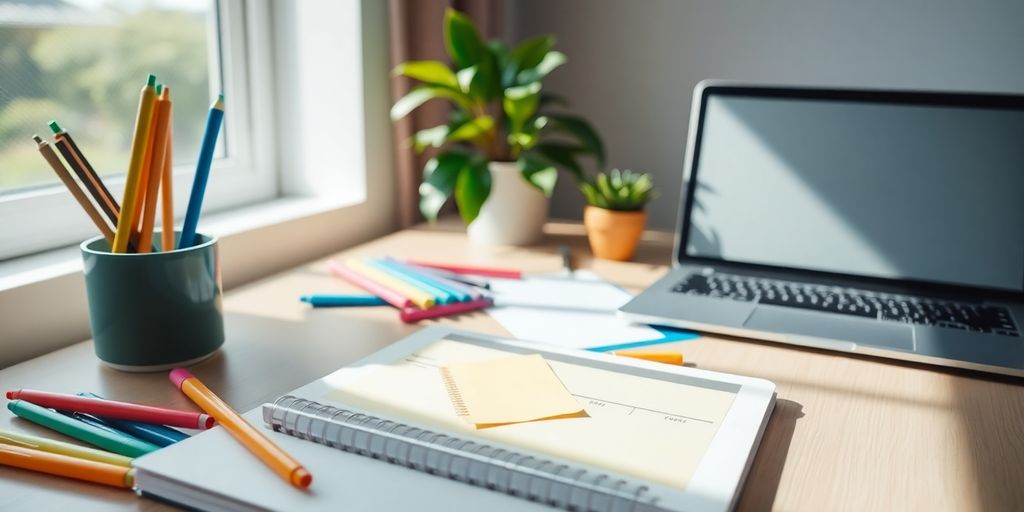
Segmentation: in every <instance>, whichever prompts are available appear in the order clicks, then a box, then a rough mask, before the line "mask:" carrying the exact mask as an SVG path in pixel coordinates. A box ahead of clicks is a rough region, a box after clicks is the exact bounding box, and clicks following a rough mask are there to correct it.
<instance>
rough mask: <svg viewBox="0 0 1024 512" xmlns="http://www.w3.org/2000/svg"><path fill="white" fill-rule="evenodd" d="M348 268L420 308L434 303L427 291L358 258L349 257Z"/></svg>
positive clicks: (425, 307) (428, 306)
mask: <svg viewBox="0 0 1024 512" xmlns="http://www.w3.org/2000/svg"><path fill="white" fill-rule="evenodd" d="M345 264H346V265H348V268H350V269H352V270H354V271H356V272H358V273H360V274H362V275H363V276H365V277H366V278H367V279H370V280H373V281H376V282H378V283H380V284H382V285H384V286H386V287H388V288H390V289H392V290H394V291H396V292H398V293H400V294H402V295H404V296H405V297H406V298H407V299H409V300H410V301H411V302H412V303H413V304H415V305H416V306H419V307H420V308H422V309H427V308H430V307H433V306H434V304H435V301H434V297H432V296H431V295H430V294H429V293H427V292H425V291H423V290H421V289H419V288H416V287H415V286H412V285H411V284H409V283H406V282H405V281H402V280H401V279H398V278H395V277H391V276H390V275H388V274H386V273H384V272H382V271H380V270H377V269H375V268H373V267H371V266H369V265H367V264H366V263H363V262H362V261H359V260H358V259H355V258H353V259H349V260H347V261H346V262H345Z"/></svg>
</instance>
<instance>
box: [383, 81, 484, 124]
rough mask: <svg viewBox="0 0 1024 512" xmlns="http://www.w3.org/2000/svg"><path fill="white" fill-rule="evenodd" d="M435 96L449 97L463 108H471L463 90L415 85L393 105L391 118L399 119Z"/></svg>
mask: <svg viewBox="0 0 1024 512" xmlns="http://www.w3.org/2000/svg"><path fill="white" fill-rule="evenodd" d="M435 98H447V99H450V100H452V101H453V102H455V103H456V104H457V105H459V106H460V107H462V108H465V109H467V110H468V109H469V108H470V105H469V98H468V97H466V95H465V94H462V93H461V92H459V91H457V90H455V89H451V88H449V87H444V86H440V85H420V86H417V87H413V89H412V90H411V91H409V93H408V94H406V95H405V96H402V97H401V98H399V99H398V101H396V102H395V104H394V106H392V107H391V119H392V120H394V121H397V120H399V119H401V118H403V117H405V116H407V115H409V112H412V111H413V110H416V109H417V108H419V107H420V105H423V104H424V103H426V102H428V101H430V100H432V99H435Z"/></svg>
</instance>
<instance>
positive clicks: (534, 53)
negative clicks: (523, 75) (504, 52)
mask: <svg viewBox="0 0 1024 512" xmlns="http://www.w3.org/2000/svg"><path fill="white" fill-rule="evenodd" d="M554 46H555V38H554V37H551V36H539V37H534V38H532V39H527V40H526V41H523V42H522V43H520V44H519V45H518V46H516V47H515V49H513V50H512V60H513V61H514V62H515V63H516V66H517V68H518V69H531V68H535V67H537V65H538V64H540V62H541V61H542V60H544V56H545V55H547V54H548V52H550V51H551V48H553V47H554Z"/></svg>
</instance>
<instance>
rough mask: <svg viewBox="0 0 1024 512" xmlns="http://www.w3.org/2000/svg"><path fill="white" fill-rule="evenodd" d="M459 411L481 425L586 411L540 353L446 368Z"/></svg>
mask: <svg viewBox="0 0 1024 512" xmlns="http://www.w3.org/2000/svg"><path fill="white" fill-rule="evenodd" d="M441 377H442V379H444V384H445V388H447V391H448V397H449V398H450V399H451V402H452V405H453V406H454V407H455V412H456V414H458V415H459V416H460V417H462V419H464V420H465V421H466V422H468V423H470V424H472V425H474V426H475V427H476V428H478V429H479V428H488V427H496V426H500V425H508V424H512V423H524V422H528V421H539V420H551V419H558V418H572V417H580V416H586V415H587V414H586V411H584V410H583V407H582V406H580V404H579V403H578V402H577V401H576V398H575V397H573V396H572V394H571V393H569V391H568V390H567V389H566V388H565V385H563V384H562V381H560V380H559V379H558V376H557V375H555V372H554V371H553V370H552V369H551V367H550V366H549V365H548V363H547V361H545V360H544V358H543V357H541V356H540V355H539V354H532V355H516V356H511V357H502V358H500V359H492V360H485V361H475V362H465V363H453V364H449V365H448V366H445V367H442V368H441Z"/></svg>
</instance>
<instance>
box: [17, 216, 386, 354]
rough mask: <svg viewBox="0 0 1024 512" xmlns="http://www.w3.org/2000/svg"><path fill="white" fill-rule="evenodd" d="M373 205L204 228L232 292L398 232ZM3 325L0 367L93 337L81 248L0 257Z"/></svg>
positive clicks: (218, 221)
mask: <svg viewBox="0 0 1024 512" xmlns="http://www.w3.org/2000/svg"><path fill="white" fill-rule="evenodd" d="M370 206H371V205H370V204H368V203H366V202H364V201H360V202H354V201H347V202H345V201H341V200H339V199H334V198H331V199H328V198H316V197H285V198H279V199H274V200H271V201H267V202H263V203H259V204H255V205H250V206H243V207H240V208H236V209H233V210H230V211H226V212H220V213H216V214H210V215H207V216H204V217H203V222H202V231H203V232H204V233H208V234H212V235H214V236H216V237H217V238H218V239H219V242H218V243H219V245H220V260H221V267H222V268H223V269H224V270H223V274H222V278H223V281H224V282H223V284H224V288H225V289H226V290H230V289H231V288H234V287H236V286H239V285H241V284H244V283H247V282H250V281H253V280H256V279H259V278H262V277H265V276H267V275H271V274H273V273H276V272H280V271H282V270H284V269H287V268H291V267H294V266H296V265H298V264H301V263H304V262H307V261H311V260H315V259H317V258H320V257H323V256H325V255H328V254H331V253H334V252H337V251H340V250H341V249H344V248H346V247H349V246H351V245H355V244H357V243H361V242H364V241H366V240H370V239H373V238H376V237H379V236H382V235H384V234H386V233H389V232H391V231H393V230H394V228H395V224H394V219H393V215H391V214H390V209H385V210H384V211H381V210H380V209H376V210H375V209H373V208H371V207H370ZM386 212H387V213H386ZM353 218H358V219H362V220H361V221H360V222H351V219H353ZM268 241H273V243H268ZM44 312H49V313H53V312H57V313H58V314H49V313H44ZM0 325H2V326H3V333H2V335H0V343H2V348H3V350H2V351H0V368H2V367H5V366H7V365H9V364H12V363H14V362H17V361H20V360H23V359H26V358H28V357H32V356H35V355H38V354H42V353H45V352H49V351H51V350H55V349H57V348H60V347H62V346H65V345H68V344H70V343H74V342H78V341H81V340H83V339H86V338H88V337H89V321H88V304H87V303H86V297H85V282H84V279H82V260H81V256H80V253H79V249H78V246H77V245H75V246H70V247H62V248H60V249H55V250H52V251H48V252H45V253H39V254H34V255H30V256H25V257H22V258H17V259H13V260H9V261H5V262H0Z"/></svg>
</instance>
